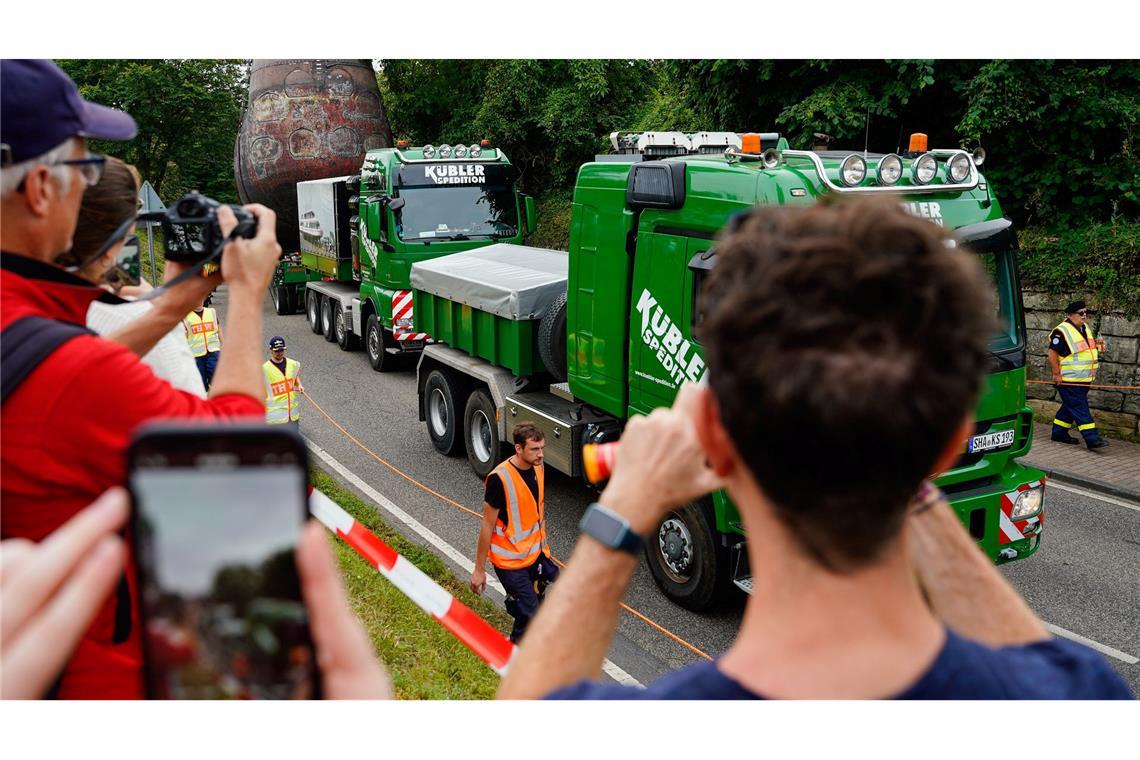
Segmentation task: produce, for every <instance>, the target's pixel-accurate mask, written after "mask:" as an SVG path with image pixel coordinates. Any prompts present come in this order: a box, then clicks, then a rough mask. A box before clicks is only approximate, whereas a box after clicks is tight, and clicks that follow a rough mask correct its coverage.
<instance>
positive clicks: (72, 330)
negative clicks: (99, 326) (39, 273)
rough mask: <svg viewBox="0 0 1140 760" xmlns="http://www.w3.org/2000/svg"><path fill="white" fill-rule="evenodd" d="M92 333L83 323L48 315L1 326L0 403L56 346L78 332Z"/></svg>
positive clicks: (79, 333) (83, 333) (27, 318)
mask: <svg viewBox="0 0 1140 760" xmlns="http://www.w3.org/2000/svg"><path fill="white" fill-rule="evenodd" d="M95 334H96V333H94V332H92V331H91V330H88V329H87V328H86V327H84V326H83V325H76V324H72V323H70V322H60V321H59V320H57V319H50V318H48V317H24V318H22V319H17V320H16V321H15V322H13V323H12V324H10V325H8V326H7V327H5V328H4V330H3V331H2V332H0V386H2V388H0V403H4V402H5V401H7V400H8V397H9V396H11V395H12V393H13V392H14V391H15V390H16V389H17V388H19V387H20V384H21V383H23V382H24V380H26V379H27V378H28V375H30V374H32V372H33V371H34V370H35V368H36V367H38V366H40V363H41V362H43V360H44V359H46V358H48V357H49V356H51V354H52V353H53V352H54V351H55V350H56V349H57V348H59V347H60V346H62V345H63V344H64V343H66V342H67V341H69V340H71V339H72V338H75V337H77V336H79V335H95Z"/></svg>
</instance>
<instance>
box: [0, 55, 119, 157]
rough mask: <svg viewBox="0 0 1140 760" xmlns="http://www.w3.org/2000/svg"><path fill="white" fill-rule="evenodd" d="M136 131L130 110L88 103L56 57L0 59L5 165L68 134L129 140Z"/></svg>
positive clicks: (0, 129) (39, 151)
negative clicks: (49, 58)
mask: <svg viewBox="0 0 1140 760" xmlns="http://www.w3.org/2000/svg"><path fill="white" fill-rule="evenodd" d="M136 132H138V128H137V127H136V126H135V120H134V119H132V118H131V117H130V115H129V114H127V113H125V112H123V111H119V110H117V109H114V108H108V107H107V106H100V105H96V104H94V103H88V102H87V101H86V100H84V99H83V98H82V97H80V95H79V88H78V87H76V86H75V82H73V81H71V77H69V76H68V75H67V74H65V73H64V72H63V70H62V69H60V68H59V67H58V66H56V65H55V64H54V63H52V62H51V61H47V60H11V59H10V60H4V61H0V143H2V146H0V151H2V153H0V166H11V165H12V164H18V163H20V162H21V161H27V160H28V159H29V158H35V157H36V156H40V155H43V154H44V153H47V152H48V151H49V150H51V149H52V148H54V147H56V146H57V145H60V144H62V143H63V142H64V141H65V140H67V139H68V138H69V137H76V136H78V137H93V138H97V139H100V140H130V139H131V138H132V137H134V136H135V133H136Z"/></svg>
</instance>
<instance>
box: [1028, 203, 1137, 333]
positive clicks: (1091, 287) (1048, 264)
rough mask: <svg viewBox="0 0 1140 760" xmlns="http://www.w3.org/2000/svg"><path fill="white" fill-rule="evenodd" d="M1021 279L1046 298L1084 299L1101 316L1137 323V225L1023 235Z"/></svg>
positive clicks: (1115, 224)
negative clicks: (1111, 312)
mask: <svg viewBox="0 0 1140 760" xmlns="http://www.w3.org/2000/svg"><path fill="white" fill-rule="evenodd" d="M1018 240H1019V242H1020V244H1021V256H1020V259H1019V262H1020V265H1021V276H1022V280H1023V281H1024V283H1025V284H1027V285H1031V286H1036V287H1039V288H1042V289H1044V290H1047V291H1049V292H1050V293H1054V294H1058V293H1072V292H1077V293H1085V294H1087V295H1089V296H1091V297H1092V300H1094V301H1095V302H1096V305H1097V307H1098V308H1100V309H1101V310H1108V309H1120V310H1122V311H1123V312H1124V313H1125V315H1126V316H1128V317H1130V318H1136V317H1140V223H1138V222H1136V221H1116V222H1107V223H1103V224H1092V225H1087V226H1082V227H1076V228H1073V229H1062V230H1056V229H1052V230H1049V229H1042V228H1029V229H1023V230H1021V232H1020V233H1019V234H1018Z"/></svg>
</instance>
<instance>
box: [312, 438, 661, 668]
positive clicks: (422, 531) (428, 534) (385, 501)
mask: <svg viewBox="0 0 1140 760" xmlns="http://www.w3.org/2000/svg"><path fill="white" fill-rule="evenodd" d="M305 442H306V443H307V444H308V445H309V450H310V451H312V452H313V453H314V454H316V456H317V458H318V459H320V460H321V461H322V462H324V463H325V464H327V465H328V466H329V467H331V468H333V469H334V470H336V471H337V472H338V473H340V475H341V476H342V477H343V478H344V479H345V480H347V481H348V482H349V483H352V484H353V485H354V486H356V487H357V488H359V489H360V490H361V491H362V492H363V493H364V495H365V496H367V497H368V498H369V499H371V500H372V501H374V502H375V503H376V505H377V506H378V507H380V508H381V509H383V510H384V511H386V512H387V513H388V514H390V515H391V516H392V517H394V518H396V519H397V520H399V521H400V522H402V523H403V524H404V525H406V526H407V527H409V528H411V529H412V530H413V531H414V532H415V533H416V535H418V536H419V537H420V538H422V539H424V540H425V541H427V542H428V543H429V544H431V545H432V546H434V547H435V548H436V549H439V550H440V551H441V552H443V553H444V554H445V555H446V556H447V558H448V559H450V560H451V561H452V562H454V563H455V564H457V565H459V566H460V567H462V568H463V569H464V570H466V571H467V572H469V573H470V572H473V571H474V570H475V562H474V561H472V560H469V559H467V557H466V556H464V555H463V554H462V553H461V552H460V551H459V550H458V549H456V548H455V547H454V546H452V545H451V544H449V543H447V542H446V541H444V540H443V539H442V538H440V537H439V536H438V535H436V533H435V532H433V531H432V530H431V529H430V528H428V527H427V526H425V525H424V524H423V523H421V522H420V521H419V520H417V519H416V518H414V517H412V516H411V515H409V514H408V513H407V512H405V511H404V510H402V509H400V508H399V507H398V506H396V505H395V503H393V502H392V500H391V499H389V498H388V497H387V496H385V495H384V494H382V493H380V492H379V491H377V490H376V489H375V488H373V487H372V486H370V485H368V484H367V483H365V482H364V481H363V480H361V479H360V477H358V476H357V475H356V473H354V472H353V471H352V470H350V469H348V468H347V467H345V466H344V465H343V464H341V463H340V462H338V461H337V460H336V459H335V458H333V456H332V455H331V454H329V453H328V452H327V451H325V450H324V449H322V448H321V447H320V446H318V445H317V444H315V443H313V441H311V440H310V439H308V438H306V439H305ZM487 588H491V589H494V590H495V591H496V592H498V593H499V594H500V595H501V596H502V597H503V598H506V595H507V594H506V591H504V590H503V584H501V583H499V581H498V579H497V578H495V577H494V576H493V575H489V576H488V577H487ZM602 670H603V671H604V672H605V673H606V674H607V675H609V676H610V677H611V678H613V679H614V680H615V681H617V682H618V683H620V684H622V685H624V686H641V682H640V681H638V680H637V679H636V678H634V677H633V676H631V675H630V674H629V673H627V672H625V671H624V670H622V669H621V668H620V667H619V666H617V665H615V664H614V663H612V662H610V660H608V659H606V660H603V661H602Z"/></svg>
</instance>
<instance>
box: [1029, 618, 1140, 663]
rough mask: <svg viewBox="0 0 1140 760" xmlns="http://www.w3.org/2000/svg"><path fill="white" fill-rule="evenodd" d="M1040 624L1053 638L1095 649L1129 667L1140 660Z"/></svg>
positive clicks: (1054, 626) (1063, 630) (1098, 643)
mask: <svg viewBox="0 0 1140 760" xmlns="http://www.w3.org/2000/svg"><path fill="white" fill-rule="evenodd" d="M1041 622H1042V624H1044V626H1045V627H1046V628H1048V629H1049V632H1050V633H1052V634H1054V635H1055V636H1060V637H1061V638H1065V639H1069V640H1070V641H1075V642H1077V643H1078V644H1084V645H1085V646H1086V647H1089V648H1090V649H1095V650H1096V651H1098V652H1100V653H1101V654H1107V655H1108V656H1109V657H1115V658H1116V659H1118V660H1120V661H1121V662H1125V663H1127V664H1129V665H1135V664H1136V663H1138V662H1140V659H1137V658H1135V657H1133V656H1132V655H1130V654H1126V653H1125V652H1121V651H1120V650H1119V649H1113V648H1112V647H1110V646H1108V645H1106V644H1101V643H1100V642H1099V641H1093V640H1092V639H1086V638H1085V637H1084V636H1082V635H1080V634H1079V633H1073V632H1072V631H1067V630H1065V629H1064V628H1062V627H1061V626H1059V625H1053V624H1052V623H1046V622H1045V621H1041Z"/></svg>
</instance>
